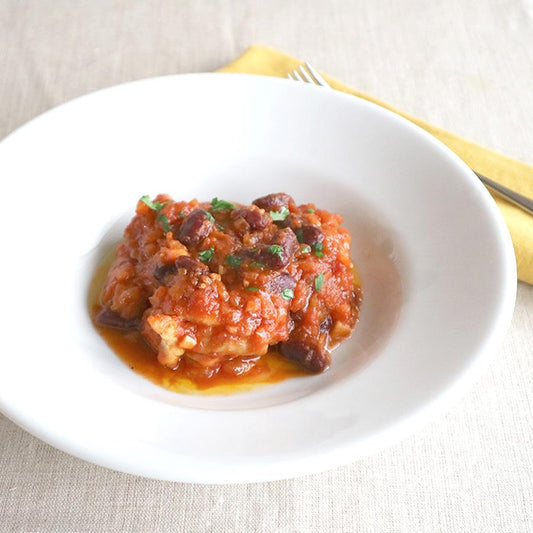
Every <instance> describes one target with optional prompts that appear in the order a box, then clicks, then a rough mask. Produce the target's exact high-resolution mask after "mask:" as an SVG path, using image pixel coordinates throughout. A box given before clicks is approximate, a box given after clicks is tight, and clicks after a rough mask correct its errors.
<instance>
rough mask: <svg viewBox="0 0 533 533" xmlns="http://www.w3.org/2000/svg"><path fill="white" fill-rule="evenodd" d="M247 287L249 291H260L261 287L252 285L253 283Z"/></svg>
mask: <svg viewBox="0 0 533 533" xmlns="http://www.w3.org/2000/svg"><path fill="white" fill-rule="evenodd" d="M245 288H246V290H247V291H253V292H259V289H258V288H257V287H252V286H251V285H250V286H249V287H245Z"/></svg>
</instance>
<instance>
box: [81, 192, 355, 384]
mask: <svg viewBox="0 0 533 533" xmlns="http://www.w3.org/2000/svg"><path fill="white" fill-rule="evenodd" d="M136 211H137V212H136V215H135V217H134V218H133V219H132V221H131V223H130V224H129V226H128V227H127V228H126V230H125V233H124V241H123V242H122V243H121V244H120V245H119V247H118V249H117V254H116V257H115V259H114V261H113V263H112V264H111V266H110V268H109V270H108V271H107V272H106V269H103V268H102V269H100V272H99V273H97V275H96V276H95V281H94V283H93V286H94V288H93V291H92V294H93V299H92V302H91V309H92V316H93V321H94V323H95V325H96V327H97V329H98V331H99V333H100V334H101V335H102V336H103V337H104V339H105V340H106V342H107V343H108V344H109V346H110V347H111V348H112V349H113V351H114V352H115V353H117V355H118V356H119V357H120V358H121V359H122V360H123V361H124V362H125V363H126V364H128V365H129V366H130V367H131V368H132V369H133V370H135V371H136V372H139V373H140V374H142V375H143V376H145V377H147V378H148V379H150V380H151V381H153V382H154V383H157V384H159V385H161V386H163V387H165V388H168V389H170V390H175V391H179V392H194V391H207V390H210V391H219V392H220V391H222V389H228V390H235V388H240V389H241V390H243V389H246V388H249V387H251V386H256V385H257V384H260V383H273V382H277V381H281V380H283V379H286V378H288V377H294V376H301V375H304V374H306V373H310V372H311V373H316V372H323V371H325V370H327V368H328V367H329V365H330V362H331V350H332V348H333V347H334V346H335V345H336V344H338V343H339V342H341V341H342V340H343V339H345V338H347V337H348V336H349V335H350V334H351V331H352V329H353V327H354V326H355V323H356V321H357V317H358V314H359V307H360V303H361V290H360V287H359V284H358V282H357V281H356V280H355V278H354V266H353V264H352V262H351V260H350V236H349V234H348V232H347V230H346V229H345V228H343V227H342V226H341V222H342V218H341V217H340V215H336V214H332V213H329V212H327V211H325V210H320V209H318V208H316V207H315V206H314V205H313V204H304V205H300V206H297V205H296V204H295V203H294V201H293V199H292V198H291V197H290V196H288V195H286V194H284V193H276V194H271V195H267V196H265V197H262V198H258V199H256V200H255V201H254V202H253V203H252V205H250V206H243V205H239V204H234V203H230V202H227V201H224V200H219V199H217V198H214V199H213V200H212V201H211V203H207V202H204V203H200V202H198V201H196V200H193V201H191V202H174V201H173V200H172V199H171V198H170V197H169V196H167V195H159V196H157V197H156V198H155V199H154V200H150V199H149V198H148V197H143V198H141V200H140V201H139V202H138V204H137V210H136ZM104 276H106V279H105V281H104V279H103V277H104ZM97 286H98V287H97ZM102 287H103V288H102ZM98 295H99V299H98Z"/></svg>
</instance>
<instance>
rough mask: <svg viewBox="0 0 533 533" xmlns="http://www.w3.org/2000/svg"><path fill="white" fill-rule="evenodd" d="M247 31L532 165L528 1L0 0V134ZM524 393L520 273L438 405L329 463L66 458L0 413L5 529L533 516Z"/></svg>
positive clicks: (384, 527)
mask: <svg viewBox="0 0 533 533" xmlns="http://www.w3.org/2000/svg"><path fill="white" fill-rule="evenodd" d="M253 42H261V43H264V44H270V45H272V46H275V47H278V48H280V49H284V50H286V51H287V52H289V53H292V54H294V55H296V56H299V57H305V58H308V59H309V60H310V61H312V62H313V63H314V64H315V65H316V66H318V67H319V68H321V69H323V70H324V71H326V72H328V73H329V74H331V75H333V76H335V77H337V78H338V79H341V80H343V81H345V82H347V83H348V84H350V85H352V86H354V87H356V88H358V89H360V90H363V91H365V92H367V93H369V94H373V95H374V96H376V97H379V98H381V99H383V100H385V101H387V102H389V103H390V104H393V105H395V106H396V107H398V108H400V109H403V110H404V111H406V112H409V113H411V114H413V115H415V116H418V117H420V118H424V119H426V120H428V121H430V122H432V123H434V124H437V125H441V126H443V127H445V128H447V129H448V130H451V131H454V132H456V133H458V134H461V135H463V136H465V137H468V138H470V139H472V140H475V141H477V142H479V143H480V144H483V145H485V146H489V147H491V148H494V149H496V150H498V151H501V152H504V153H507V154H508V155H510V156H513V157H516V158H519V159H522V160H524V161H526V162H529V163H533V143H532V139H533V2H532V1H531V0H522V1H519V0H516V1H501V0H499V1H497V0H491V1H482V2H478V1H476V0H468V1H464V0H450V1H448V2H425V1H422V0H405V1H403V2H402V1H398V2H397V1H394V0H390V1H385V0H379V1H373V2H365V1H364V0H359V1H350V0H329V1H310V0H307V1H304V0H302V1H289V0H271V1H268V2H267V1H264V2H262V1H259V0H255V1H253V0H244V1H239V0H234V1H230V0H218V1H208V0H190V1H174V2H171V1H154V2H148V1H145V2H134V1H129V2H128V1H126V0H115V1H104V0H91V1H67V0H40V1H39V0H34V1H33V2H31V1H16V0H4V1H3V2H1V3H0V73H1V76H0V137H4V136H5V135H7V134H8V133H9V132H11V131H13V130H14V129H15V128H17V127H18V126H20V125H21V124H23V123H24V122H26V121H27V120H29V119H31V118H32V117H34V116H36V115H37V114H39V113H41V112H43V111H45V110H46V109H49V108H51V107H53V106H55V105H57V104H60V103H62V102H65V101H67V100H70V99H71V98H74V97H76V96H79V95H82V94H86V93H88V92H90V91H93V90H95V89H99V88H102V87H107V86H110V85H114V84H116V83H121V82H125V81H129V80H134V79H139V78H144V77H149V76H157V75H162V74H173V73H179V72H196V71H210V70H214V69H216V68H218V67H220V66H222V65H224V64H225V63H227V62H229V61H230V60H232V59H234V58H235V57H236V56H237V55H238V54H240V53H241V52H243V51H244V50H245V48H246V47H247V46H248V45H249V44H251V43H253ZM1 179H2V180H6V179H8V177H6V176H2V177H1ZM12 259H13V258H11V259H10V260H12ZM3 260H4V261H5V260H7V258H6V257H3ZM8 281H9V282H10V283H11V282H15V283H16V280H8ZM3 305H4V306H8V305H9V303H8V302H3ZM4 334H5V332H4ZM3 356H4V357H5V356H6V354H3ZM13 356H16V354H13ZM532 405H533V287H531V286H526V285H524V284H520V285H519V287H518V301H517V306H516V311H515V315H514V319H513V324H512V326H511V329H510V331H509V334H508V336H507V339H506V341H505V345H504V346H503V348H502V349H501V350H500V351H499V353H498V355H497V356H496V358H495V359H494V361H493V363H492V365H491V366H490V368H489V370H488V372H487V373H486V374H485V375H484V376H483V377H482V378H481V379H480V380H479V381H478V382H477V384H476V385H475V386H474V387H473V389H472V390H471V391H470V392H469V393H468V394H467V395H466V396H465V397H464V398H463V399H462V400H461V401H460V402H459V403H458V404H457V405H456V406H455V407H454V408H452V409H451V410H450V411H449V413H448V414H447V415H446V416H444V417H442V418H439V419H436V420H435V421H434V422H433V423H432V424H431V425H430V426H429V427H426V428H425V429H424V430H422V431H420V432H419V433H418V434H416V435H415V436H413V437H411V438H409V439H407V440H406V441H404V442H403V443H401V444H398V445H396V446H394V447H393V448H391V449H389V450H387V451H384V452H382V453H380V454H378V455H376V456H374V457H371V458H368V459H366V460H363V461H360V462H357V463H354V464H351V465H348V466H345V467H343V468H339V469H337V470H334V471H331V472H326V473H323V474H318V475H314V476H309V477H304V478H299V479H295V480H290V481H280V482H272V483H264V484H251V485H242V486H230V485H228V486H195V485H187V484H180V483H166V482H159V481H152V480H147V479H142V478H137V477H134V476H129V475H124V474H120V473H116V472H112V471H109V470H106V469H104V468H101V467H98V466H94V465H91V464H88V463H85V462H83V461H81V460H78V459H75V458H73V457H70V456H68V455H66V454H64V453H63V452H60V451H57V450H55V449H53V448H51V447H50V446H48V445H46V444H43V443H42V442H40V441H38V440H37V439H35V438H33V437H31V436H30V435H28V434H27V433H25V432H24V431H23V430H22V429H20V428H18V427H17V426H15V425H14V424H12V423H11V422H10V421H9V420H7V419H6V418H4V417H0V531H2V532H3V531H6V532H16V531H43V532H44V531H47V532H48V531H50V532H74V531H80V532H82V531H113V532H118V531H127V532H130V531H131V532H133V531H135V532H136V531H150V532H156V531H185V532H216V533H220V532H256V531H257V532H287V533H288V532H302V533H304V532H305V533H306V532H314V531H316V532H330V531H331V532H356V531H361V532H369V533H375V532H409V533H410V532H437V531H445V532H492V531H505V532H513V533H515V532H525V531H533V511H532V509H533V507H532V501H533V422H532Z"/></svg>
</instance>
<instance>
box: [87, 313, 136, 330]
mask: <svg viewBox="0 0 533 533" xmlns="http://www.w3.org/2000/svg"><path fill="white" fill-rule="evenodd" d="M96 323H97V324H99V325H100V326H106V327H108V328H115V329H122V330H130V329H137V328H138V327H139V323H138V321H137V320H133V319H131V318H123V317H122V316H120V315H119V314H118V313H117V312H116V311H112V310H111V309H102V310H101V311H100V312H99V313H98V314H97V315H96Z"/></svg>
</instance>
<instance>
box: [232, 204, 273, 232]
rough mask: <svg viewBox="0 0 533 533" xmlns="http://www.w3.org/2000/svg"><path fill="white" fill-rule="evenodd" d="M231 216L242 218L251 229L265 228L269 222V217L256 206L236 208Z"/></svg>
mask: <svg viewBox="0 0 533 533" xmlns="http://www.w3.org/2000/svg"><path fill="white" fill-rule="evenodd" d="M231 216H232V218H243V219H244V220H245V221H246V222H247V224H248V226H250V229H251V230H252V231H256V230H260V229H265V228H266V227H267V226H268V224H269V223H270V217H269V216H268V215H265V214H264V213H262V212H261V211H260V210H259V209H258V208H256V207H255V208H243V209H237V210H236V211H233V212H232V213H231Z"/></svg>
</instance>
